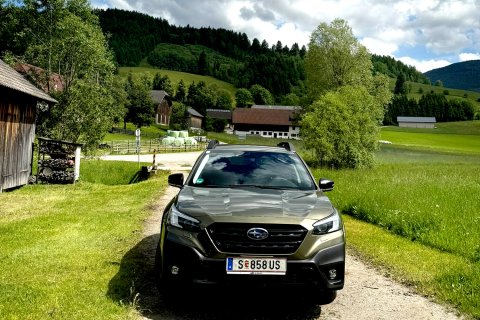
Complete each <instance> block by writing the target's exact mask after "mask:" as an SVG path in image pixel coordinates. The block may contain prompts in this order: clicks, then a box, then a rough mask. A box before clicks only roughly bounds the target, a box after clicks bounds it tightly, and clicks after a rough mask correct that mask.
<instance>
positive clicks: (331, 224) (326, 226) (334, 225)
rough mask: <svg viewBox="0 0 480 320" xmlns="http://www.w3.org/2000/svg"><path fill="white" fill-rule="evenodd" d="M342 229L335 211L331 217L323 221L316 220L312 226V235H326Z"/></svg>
mask: <svg viewBox="0 0 480 320" xmlns="http://www.w3.org/2000/svg"><path fill="white" fill-rule="evenodd" d="M341 228H342V223H341V219H340V216H339V215H338V212H337V210H335V211H334V212H333V214H332V215H330V216H328V217H326V218H325V219H322V220H318V221H317V222H315V223H314V224H313V231H312V233H313V234H315V235H321V234H327V233H330V232H334V231H338V230H340V229H341Z"/></svg>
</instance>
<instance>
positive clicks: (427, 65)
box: [396, 57, 451, 72]
mask: <svg viewBox="0 0 480 320" xmlns="http://www.w3.org/2000/svg"><path fill="white" fill-rule="evenodd" d="M396 59H397V60H400V61H402V62H403V63H405V64H406V65H409V66H414V67H415V68H416V69H417V70H418V71H420V72H427V71H429V70H432V69H438V68H442V67H446V66H448V65H450V64H451V62H449V61H447V60H434V59H430V60H416V59H414V58H411V57H400V58H396Z"/></svg>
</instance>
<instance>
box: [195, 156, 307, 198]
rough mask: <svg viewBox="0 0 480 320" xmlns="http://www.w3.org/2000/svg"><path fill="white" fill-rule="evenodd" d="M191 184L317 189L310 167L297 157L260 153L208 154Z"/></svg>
mask: <svg viewBox="0 0 480 320" xmlns="http://www.w3.org/2000/svg"><path fill="white" fill-rule="evenodd" d="M189 185H191V186H196V187H211V188H214V187H229V188H242V187H256V188H269V189H300V190H313V189H315V184H314V182H313V180H312V178H311V176H310V174H309V172H308V171H307V168H306V167H305V165H304V163H303V162H302V161H301V160H300V158H299V157H298V156H297V155H295V154H287V153H277V152H259V151H243V152H232V151H228V152H215V153H206V154H205V156H204V157H203V159H202V160H201V161H200V164H199V165H198V167H197V169H196V171H195V172H194V174H193V178H192V179H191V180H190V182H189Z"/></svg>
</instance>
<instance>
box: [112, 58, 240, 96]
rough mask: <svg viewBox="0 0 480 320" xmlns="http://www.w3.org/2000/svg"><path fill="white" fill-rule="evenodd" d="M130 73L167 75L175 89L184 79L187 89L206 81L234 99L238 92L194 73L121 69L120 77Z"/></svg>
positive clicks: (131, 68) (151, 69)
mask: <svg viewBox="0 0 480 320" xmlns="http://www.w3.org/2000/svg"><path fill="white" fill-rule="evenodd" d="M142 65H145V62H144V63H142ZM130 71H131V72H132V73H133V75H134V76H135V75H140V74H142V73H146V74H149V75H150V76H151V77H152V78H153V77H154V76H155V74H157V73H160V74H161V75H167V76H168V77H169V78H170V81H171V82H172V86H173V87H174V88H176V87H177V84H178V83H179V82H180V80H182V79H183V82H184V83H185V86H187V88H188V86H189V85H190V84H191V83H192V82H195V83H198V82H200V81H204V82H205V83H206V84H207V86H209V85H215V86H217V87H218V88H219V89H225V90H227V91H228V92H230V94H231V96H232V99H235V92H236V91H237V89H236V88H235V87H234V86H233V85H232V84H230V83H228V82H224V81H221V80H218V79H215V78H213V77H210V76H201V75H198V74H192V73H186V72H180V71H171V70H163V69H156V68H153V67H120V68H119V76H120V77H122V78H125V79H126V78H127V75H128V73H129V72H130Z"/></svg>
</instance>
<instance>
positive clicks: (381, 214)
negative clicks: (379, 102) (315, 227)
mask: <svg viewBox="0 0 480 320" xmlns="http://www.w3.org/2000/svg"><path fill="white" fill-rule="evenodd" d="M441 126H442V125H441ZM456 126H457V127H459V128H461V129H458V130H454V129H453V128H455V127H456ZM477 126H478V122H471V123H470V125H469V126H466V125H465V124H463V125H458V124H445V128H444V130H446V131H451V132H454V133H450V134H447V133H425V130H420V129H408V130H403V129H399V128H383V130H382V138H385V137H386V136H388V139H389V140H390V141H392V142H394V143H393V144H391V145H388V144H387V145H382V146H381V149H380V151H379V152H378V153H377V166H376V167H375V168H372V169H364V170H329V169H314V170H313V173H314V175H315V176H316V178H317V179H318V178H320V177H326V178H330V179H332V180H334V181H335V185H336V187H335V191H333V192H331V193H329V194H328V196H329V197H330V198H331V200H332V201H333V203H334V204H335V205H336V206H337V207H338V208H339V209H340V210H341V211H342V213H343V214H344V215H345V220H346V229H347V242H348V244H349V247H350V248H351V249H352V250H354V251H356V252H358V253H359V254H360V255H362V256H363V257H364V258H365V259H367V260H371V261H373V262H374V263H375V264H376V265H380V266H383V267H384V268H385V269H386V270H388V271H387V273H388V274H390V275H391V276H392V277H394V278H395V279H397V280H399V281H402V282H404V283H407V284H409V285H412V286H413V287H415V289H416V290H417V291H419V292H421V293H423V294H425V295H427V296H430V297H432V298H433V299H437V300H439V301H443V302H445V303H449V304H452V305H453V306H455V307H456V308H458V309H459V310H461V311H463V312H465V313H466V314H468V315H470V316H473V317H474V318H479V317H480V305H479V303H480V232H479V229H478V225H479V223H480V211H479V210H478V203H479V202H480V145H479V143H478V141H479V138H480V137H479V135H475V134H472V132H475V131H476V130H477V129H476V128H477ZM466 132H469V133H466ZM386 140H387V139H386ZM412 146H414V147H412Z"/></svg>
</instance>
